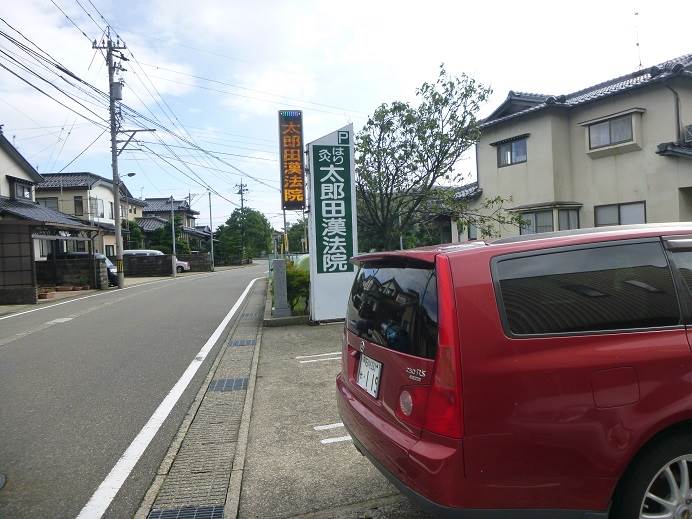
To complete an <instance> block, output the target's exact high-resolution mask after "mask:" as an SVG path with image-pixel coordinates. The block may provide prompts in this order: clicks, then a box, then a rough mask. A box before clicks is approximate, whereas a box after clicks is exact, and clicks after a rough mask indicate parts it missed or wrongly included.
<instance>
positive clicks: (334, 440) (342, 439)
mask: <svg viewBox="0 0 692 519" xmlns="http://www.w3.org/2000/svg"><path fill="white" fill-rule="evenodd" d="M349 440H351V436H349V435H346V436H338V437H337V438H325V439H324V440H320V443H321V444H322V445H327V444H329V443H337V442H346V441H349Z"/></svg>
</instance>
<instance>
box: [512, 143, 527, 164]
mask: <svg viewBox="0 0 692 519" xmlns="http://www.w3.org/2000/svg"><path fill="white" fill-rule="evenodd" d="M525 160H526V139H520V140H518V141H514V142H512V162H513V163H515V162H524V161H525Z"/></svg>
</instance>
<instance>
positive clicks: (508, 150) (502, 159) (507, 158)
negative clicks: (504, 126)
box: [498, 142, 512, 166]
mask: <svg viewBox="0 0 692 519" xmlns="http://www.w3.org/2000/svg"><path fill="white" fill-rule="evenodd" d="M498 163H499V165H500V166H506V165H508V164H511V163H512V143H511V142H507V143H505V144H500V146H499V148H498Z"/></svg>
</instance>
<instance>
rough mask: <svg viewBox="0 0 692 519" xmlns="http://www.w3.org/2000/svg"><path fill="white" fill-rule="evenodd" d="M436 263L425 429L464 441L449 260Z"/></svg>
mask: <svg viewBox="0 0 692 519" xmlns="http://www.w3.org/2000/svg"><path fill="white" fill-rule="evenodd" d="M435 263H436V268H437V298H438V299H437V316H438V318H437V325H438V331H437V337H438V344H437V356H436V359H435V373H434V375H433V380H432V386H430V388H429V390H428V399H427V406H426V413H425V422H424V426H423V427H424V429H425V430H427V431H430V432H433V433H436V434H441V435H443V436H448V437H452V438H461V436H462V433H463V430H462V423H461V417H462V413H463V410H462V405H461V404H462V402H461V358H460V351H459V334H458V328H457V312H456V302H455V297H454V286H453V283H452V272H451V268H450V265H449V258H447V257H446V256H442V255H438V256H437V257H436V258H435Z"/></svg>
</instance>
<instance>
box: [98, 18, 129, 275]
mask: <svg viewBox="0 0 692 519" xmlns="http://www.w3.org/2000/svg"><path fill="white" fill-rule="evenodd" d="M106 34H107V38H108V40H107V41H106V44H105V45H103V41H102V42H101V43H102V45H98V44H97V43H96V41H94V43H93V45H92V47H93V48H94V49H105V51H106V63H107V64H108V85H109V89H110V90H109V91H110V96H109V98H110V99H109V101H110V102H109V103H108V109H109V112H110V120H111V121H110V122H111V167H112V169H113V205H114V207H113V216H114V218H115V266H116V268H117V269H118V288H123V287H124V286H125V273H124V271H123V234H122V227H121V226H120V225H121V224H120V176H119V175H118V142H117V139H118V119H117V114H116V109H115V102H116V101H120V100H122V98H123V95H122V86H123V85H122V83H121V82H120V81H115V71H116V70H120V71H124V70H125V69H124V68H123V67H122V65H121V64H120V63H115V62H114V60H113V53H114V52H117V51H119V50H122V49H124V48H125V44H124V43H121V42H120V39H119V38H118V40H117V41H116V42H115V43H113V41H112V40H111V32H110V27H109V28H108V31H107V33H106ZM119 57H120V58H121V59H122V56H119Z"/></svg>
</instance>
